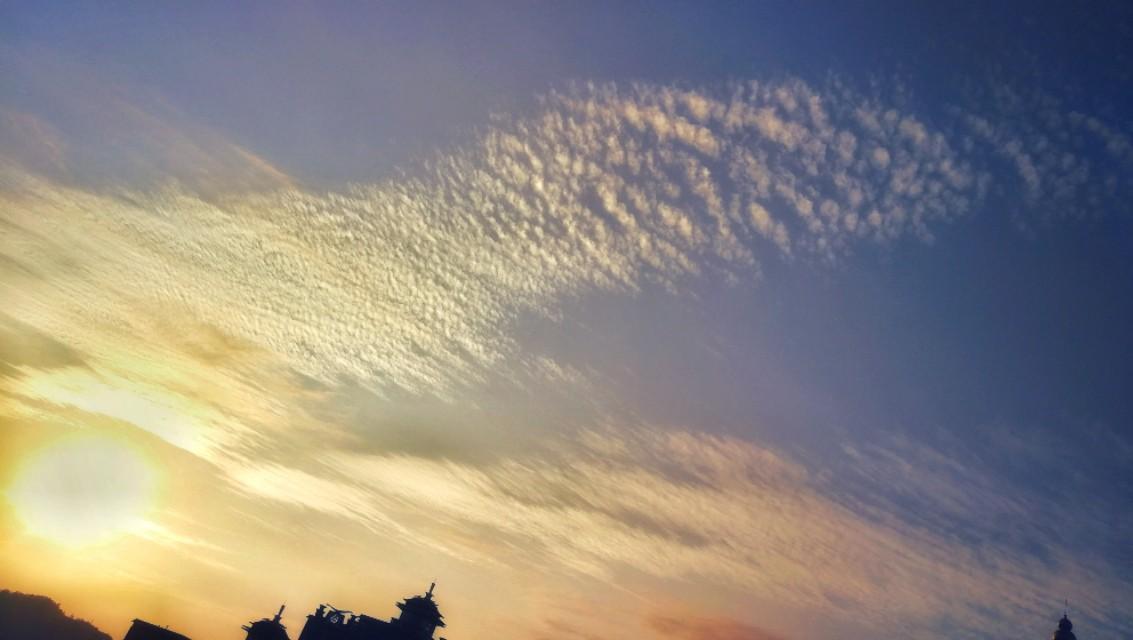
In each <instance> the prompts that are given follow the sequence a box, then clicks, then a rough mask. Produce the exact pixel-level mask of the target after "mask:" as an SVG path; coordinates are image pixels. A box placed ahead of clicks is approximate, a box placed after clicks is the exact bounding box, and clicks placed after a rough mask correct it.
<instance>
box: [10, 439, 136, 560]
mask: <svg viewBox="0 0 1133 640" xmlns="http://www.w3.org/2000/svg"><path fill="white" fill-rule="evenodd" d="M156 489H157V476H156V473H155V472H154V469H153V467H152V466H151V465H150V464H149V463H148V462H147V461H146V459H145V458H144V457H143V456H142V454H141V453H140V452H138V451H137V450H135V449H134V448H132V447H130V446H129V445H127V444H125V443H122V442H119V441H118V440H115V439H112V438H107V437H91V436H87V437H80V438H73V439H67V440H64V441H61V442H58V443H56V444H54V445H52V446H49V447H48V448H46V449H44V450H42V451H40V452H38V454H35V455H34V456H33V457H32V458H30V459H29V460H27V461H26V463H25V464H24V465H23V468H22V469H21V470H20V471H19V472H18V474H17V476H16V478H15V480H14V481H13V482H12V484H11V486H10V487H9V488H8V491H7V495H8V500H9V502H11V504H12V506H13V507H14V508H15V512H16V514H17V515H18V517H19V518H20V520H21V521H22V522H23V525H24V527H25V528H26V530H27V531H28V532H29V533H31V534H33V535H37V536H40V537H43V538H47V539H50V540H53V541H55V542H59V543H61V544H65V545H68V546H80V545H87V544H93V543H97V542H104V541H107V540H109V539H111V538H113V537H115V536H117V535H120V534H122V533H127V532H129V531H131V530H134V529H137V528H139V527H140V526H141V525H143V524H144V516H145V513H146V511H147V510H148V509H149V508H150V506H151V505H152V504H153V499H154V496H155V494H156Z"/></svg>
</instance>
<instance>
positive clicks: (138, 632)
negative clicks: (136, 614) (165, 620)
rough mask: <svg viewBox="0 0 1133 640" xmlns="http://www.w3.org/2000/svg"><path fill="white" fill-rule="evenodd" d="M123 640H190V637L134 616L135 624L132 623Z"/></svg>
mask: <svg viewBox="0 0 1133 640" xmlns="http://www.w3.org/2000/svg"><path fill="white" fill-rule="evenodd" d="M122 640H189V638H187V637H185V636H183V635H181V634H180V633H177V632H176V631H170V630H169V629H167V628H165V627H159V626H157V625H156V624H152V623H149V622H146V621H145V620H139V619H137V618H134V624H132V625H130V630H129V631H127V632H126V637H125V638H123V639H122Z"/></svg>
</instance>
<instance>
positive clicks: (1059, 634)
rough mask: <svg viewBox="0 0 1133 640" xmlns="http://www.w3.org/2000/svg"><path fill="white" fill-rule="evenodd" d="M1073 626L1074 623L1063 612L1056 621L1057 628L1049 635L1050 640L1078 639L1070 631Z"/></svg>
mask: <svg viewBox="0 0 1133 640" xmlns="http://www.w3.org/2000/svg"><path fill="white" fill-rule="evenodd" d="M1073 628H1074V624H1073V623H1072V622H1070V618H1068V617H1067V616H1066V613H1065V612H1063V614H1062V619H1061V620H1059V621H1058V630H1057V631H1055V632H1054V635H1053V636H1051V640H1078V637H1077V636H1075V635H1074V632H1073V631H1071V629H1073Z"/></svg>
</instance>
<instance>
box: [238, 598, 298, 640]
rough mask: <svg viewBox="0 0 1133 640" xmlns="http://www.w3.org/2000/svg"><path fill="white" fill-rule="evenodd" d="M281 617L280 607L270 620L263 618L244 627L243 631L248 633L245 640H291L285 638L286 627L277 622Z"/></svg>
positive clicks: (281, 609) (281, 610) (281, 607)
mask: <svg viewBox="0 0 1133 640" xmlns="http://www.w3.org/2000/svg"><path fill="white" fill-rule="evenodd" d="M282 617H283V606H280V607H279V611H278V612H277V613H276V614H275V617H274V618H272V619H271V620H268V619H267V618H263V619H262V620H257V621H255V622H251V623H248V624H246V625H244V631H247V632H248V635H247V637H246V638H245V640H291V639H290V638H288V637H287V627H285V626H283V623H282V622H280V621H279V619H280V618H282Z"/></svg>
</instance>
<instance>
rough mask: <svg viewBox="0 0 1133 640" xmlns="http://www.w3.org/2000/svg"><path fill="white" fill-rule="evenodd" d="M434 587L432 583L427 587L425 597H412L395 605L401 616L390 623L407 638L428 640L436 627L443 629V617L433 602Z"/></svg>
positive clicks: (434, 584)
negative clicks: (399, 629) (399, 628)
mask: <svg viewBox="0 0 1133 640" xmlns="http://www.w3.org/2000/svg"><path fill="white" fill-rule="evenodd" d="M436 586H437V583H435V582H434V583H432V584H430V585H429V590H428V591H426V592H425V595H423V596H413V597H412V598H406V599H405V600H404V601H403V602H399V603H397V608H398V609H401V615H400V616H398V617H397V618H395V619H394V620H392V621H391V622H393V624H395V625H397V626H398V627H401V629H402V630H403V631H405V632H406V635H407V636H409V637H411V638H414V639H419V640H430V639H431V638H432V637H433V632H434V631H436V629H437V628H438V627H439V628H444V626H445V622H444V616H442V615H441V611H440V609H438V608H437V603H436V601H434V600H433V589H434V588H436Z"/></svg>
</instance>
